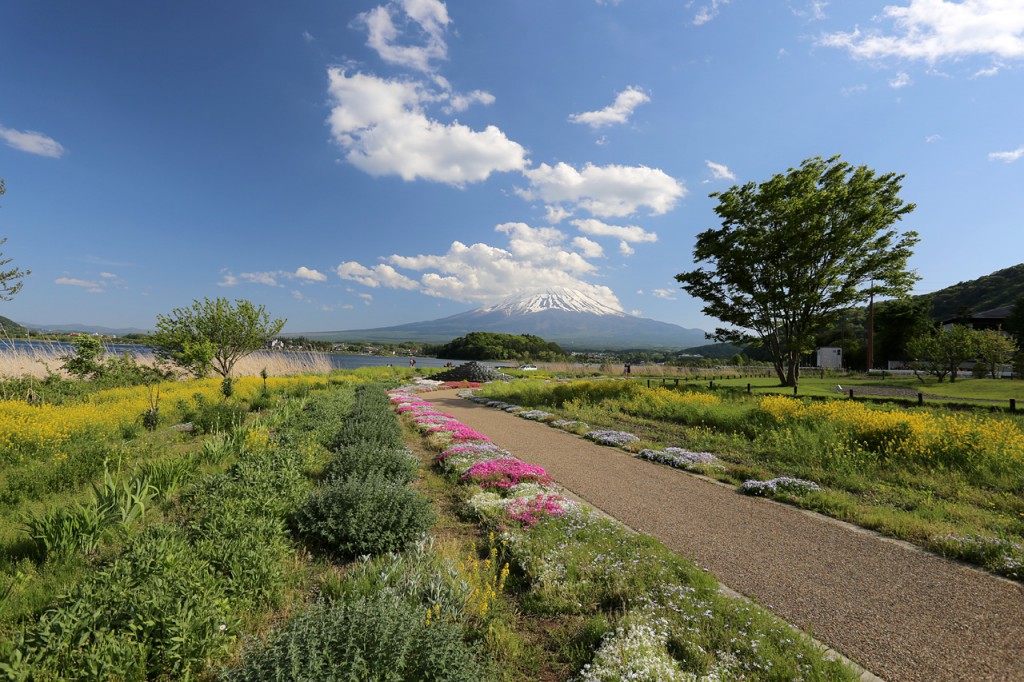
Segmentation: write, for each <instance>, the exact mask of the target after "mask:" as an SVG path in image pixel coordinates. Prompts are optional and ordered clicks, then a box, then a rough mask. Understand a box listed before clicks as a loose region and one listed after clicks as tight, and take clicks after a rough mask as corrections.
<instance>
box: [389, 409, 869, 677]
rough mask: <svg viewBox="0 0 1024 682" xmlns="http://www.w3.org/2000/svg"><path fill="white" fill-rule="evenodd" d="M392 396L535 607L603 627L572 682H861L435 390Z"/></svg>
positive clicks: (532, 611)
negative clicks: (462, 414)
mask: <svg viewBox="0 0 1024 682" xmlns="http://www.w3.org/2000/svg"><path fill="white" fill-rule="evenodd" d="M391 394H392V401H393V402H394V403H395V404H396V409H397V410H398V411H399V412H401V413H404V414H405V415H406V416H407V417H408V418H410V419H412V421H413V423H414V424H415V426H416V428H417V429H418V430H420V432H421V433H423V434H424V436H425V437H426V438H427V443H428V444H429V445H430V446H432V447H433V448H434V449H436V450H438V451H439V454H438V455H437V456H436V457H435V460H434V461H435V464H436V466H437V467H438V468H439V469H441V470H442V471H443V472H445V473H446V474H448V475H449V476H450V477H451V478H452V479H454V480H455V481H459V482H461V483H462V484H463V485H465V486H466V487H467V488H468V490H467V492H466V494H465V495H464V496H463V497H464V499H465V504H466V509H467V511H468V512H469V513H471V514H473V515H474V516H476V517H477V519H478V520H479V521H480V522H481V523H483V524H484V525H485V526H487V527H490V528H491V529H492V530H493V531H495V532H498V533H500V538H501V543H500V545H501V548H502V549H501V551H502V554H503V555H504V557H503V558H507V559H509V560H510V561H511V562H512V563H513V565H514V566H515V567H516V569H517V571H518V572H519V574H520V575H521V577H522V582H523V583H524V586H525V591H524V592H523V593H521V594H520V603H521V604H522V606H523V608H524V609H525V610H526V612H527V613H528V614H529V615H531V616H540V617H556V618H557V617H559V616H564V615H567V614H574V615H576V616H585V617H589V618H591V622H595V620H596V621H597V622H603V623H604V624H605V625H604V628H603V636H602V637H601V639H600V642H599V643H597V642H595V643H594V647H595V648H594V649H593V651H592V654H593V658H592V659H591V660H590V662H589V663H588V664H586V665H584V666H583V667H582V669H580V670H578V671H577V674H576V676H575V677H573V680H575V681H578V682H597V681H598V680H620V679H621V680H624V679H644V680H648V679H656V680H665V681H672V680H679V681H680V682H712V681H714V680H726V679H728V680H732V679H745V680H751V681H753V680H791V679H792V680H821V681H826V680H828V681H836V682H838V681H840V680H848V681H851V682H852V680H855V679H856V678H857V673H855V672H854V671H852V670H850V669H849V668H847V667H846V666H845V664H844V663H842V662H839V661H835V660H829V658H828V657H827V656H825V655H824V654H823V652H822V651H821V650H820V648H819V647H818V646H817V645H816V644H815V643H813V642H812V641H811V640H809V639H808V638H806V637H803V636H801V635H800V634H799V633H798V632H796V631H794V630H793V628H791V627H790V626H789V625H787V624H785V623H783V622H782V621H780V620H779V619H778V618H776V617H774V616H772V615H771V614H769V613H768V612H767V611H765V610H764V609H761V608H759V607H757V606H755V605H753V604H750V603H749V602H747V601H745V600H738V599H734V598H730V597H727V596H723V595H722V594H720V593H719V591H718V585H717V582H716V581H715V580H714V579H713V578H711V577H710V576H709V575H707V574H706V573H705V572H703V571H701V570H700V569H699V568H698V567H697V566H695V565H694V564H692V563H690V562H689V561H686V560H685V559H683V558H682V557H680V556H679V555H678V554H675V553H673V552H671V551H670V550H668V549H667V548H666V547H665V546H664V545H662V544H661V543H660V542H658V541H657V540H656V539H655V538H653V537H651V536H649V535H645V534H642V533H636V532H634V531H633V530H631V529H629V528H628V527H626V526H625V525H623V524H622V523H620V522H619V521H616V520H615V519H612V518H610V517H607V516H605V515H603V514H601V513H599V512H595V511H594V510H592V509H591V508H590V507H589V506H587V505H580V504H577V503H575V502H573V501H571V500H568V499H566V496H564V495H563V494H562V489H560V488H559V487H558V486H556V485H554V484H553V483H552V481H551V479H550V477H549V476H548V475H547V473H546V472H545V471H544V469H543V468H542V467H539V466H536V465H531V464H528V463H526V462H523V461H521V460H519V459H516V458H515V457H513V456H512V454H511V453H510V452H508V451H506V450H503V449H502V448H500V447H498V446H496V445H495V444H493V443H492V442H490V439H489V438H488V437H487V436H486V435H484V434H483V433H481V432H479V431H477V430H475V429H473V428H471V427H468V426H466V425H465V424H463V423H462V422H461V421H459V419H457V418H455V417H453V416H452V415H449V414H446V413H444V412H440V411H438V410H436V409H435V408H434V405H433V404H432V403H433V395H431V396H429V397H426V399H425V398H424V397H423V396H422V395H421V394H413V393H411V392H409V390H408V389H399V390H396V391H392V392H391ZM474 491H475V492H474Z"/></svg>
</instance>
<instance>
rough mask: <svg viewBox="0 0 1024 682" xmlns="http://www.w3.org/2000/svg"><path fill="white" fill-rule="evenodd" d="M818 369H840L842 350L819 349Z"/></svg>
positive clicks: (832, 348) (833, 348) (831, 348)
mask: <svg viewBox="0 0 1024 682" xmlns="http://www.w3.org/2000/svg"><path fill="white" fill-rule="evenodd" d="M818 367H821V368H822V369H842V368H843V349H842V348H835V347H827V348H819V349H818Z"/></svg>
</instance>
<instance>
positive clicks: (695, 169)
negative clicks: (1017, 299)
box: [0, 0, 1024, 332]
mask: <svg viewBox="0 0 1024 682" xmlns="http://www.w3.org/2000/svg"><path fill="white" fill-rule="evenodd" d="M0 64H3V67H2V68H0V177H3V178H5V179H6V183H7V194H6V196H4V197H3V198H2V199H0V236H7V237H8V242H7V243H6V244H5V245H4V246H3V247H2V248H3V252H4V257H10V258H12V259H13V262H14V264H16V265H17V266H20V267H22V268H27V269H31V270H32V275H31V276H30V277H28V278H27V279H26V280H25V286H24V289H23V290H22V292H21V293H20V294H19V295H18V296H17V297H16V298H15V299H14V300H13V301H11V302H6V303H2V304H0V314H2V315H5V316H7V317H11V318H13V319H15V320H18V321H23V322H31V323H41V324H54V323H69V322H79V323H91V324H101V325H107V326H117V327H122V326H135V327H143V328H148V327H152V325H153V324H154V321H155V318H156V315H157V314H158V313H167V312H169V311H170V310H171V309H172V308H175V307H179V306H184V305H188V304H189V303H190V302H191V301H192V300H193V299H195V298H202V297H204V296H209V297H214V296H227V297H230V298H246V299H249V300H252V301H255V302H257V303H262V304H265V305H266V306H267V308H268V309H269V310H270V311H271V313H273V314H274V315H275V316H278V317H286V318H288V325H287V327H286V329H287V330H288V331H293V332H297V331H324V330H337V329H355V328H365V327H375V326H383V325H390V324H400V323H403V322H411V321H416V320H426V319H434V318H438V317H443V316H446V315H451V314H454V313H457V312H461V311H463V310H467V309H469V308H472V307H476V306H479V305H482V304H486V303H493V302H496V301H498V300H500V299H502V298H504V297H505V296H507V295H509V294H512V293H515V292H517V291H524V290H532V289H536V288H539V287H544V286H549V285H564V286H571V287H575V288H580V289H583V290H585V291H588V292H590V293H591V294H593V295H594V296H596V297H598V298H600V299H601V300H603V301H605V302H607V303H609V304H611V305H615V306H617V307H619V308H621V309H623V310H625V311H627V312H635V313H636V314H640V315H642V316H644V317H651V318H654V319H659V320H664V321H668V322H675V323H677V324H681V325H683V326H687V327H700V328H705V329H710V328H712V327H713V326H714V323H713V322H712V321H710V320H708V319H706V318H704V317H703V316H702V314H701V312H700V308H701V304H700V303H699V302H698V301H694V300H692V299H690V298H689V297H688V296H687V295H686V294H685V293H684V292H682V291H680V290H679V289H678V285H677V283H676V282H675V281H674V275H675V274H676V273H679V272H682V271H685V270H688V269H692V267H693V261H692V249H693V244H694V239H695V235H696V234H697V233H698V232H700V231H703V230H705V229H708V228H712V227H717V225H718V222H717V221H716V217H715V215H714V213H713V207H714V205H715V201H714V200H713V199H710V198H708V194H709V193H711V192H714V191H720V190H724V189H727V188H728V187H730V186H731V185H734V184H738V183H744V182H748V181H763V180H766V179H768V178H769V177H770V176H771V175H772V174H773V173H776V172H782V171H785V170H786V169H787V168H790V167H793V166H796V165H798V164H799V163H800V162H801V161H802V160H803V159H805V158H808V157H811V156H818V155H820V156H826V157H827V156H831V155H833V154H842V155H843V158H844V160H846V161H848V162H850V163H853V164H855V165H861V164H865V165H868V166H870V167H872V168H875V169H877V170H878V171H879V172H890V171H894V172H897V173H901V174H905V175H906V179H905V180H904V189H903V197H904V199H905V200H907V201H909V202H913V203H915V204H917V206H918V208H917V210H916V211H915V212H914V213H912V214H911V215H910V216H909V217H908V219H907V220H905V221H904V222H903V223H902V225H901V227H902V228H904V229H914V230H917V231H918V232H919V233H920V235H921V243H920V244H919V245H918V247H917V249H916V253H915V255H914V257H913V259H912V261H911V265H912V267H914V268H915V269H916V270H917V271H918V273H919V274H920V275H921V277H922V279H921V281H920V283H919V285H918V288H917V291H918V292H927V291H934V290H937V289H941V288H943V287H945V286H948V285H950V284H954V283H956V282H958V281H962V280H967V279H973V278H975V277H978V276H981V275H984V274H987V273H989V272H992V271H993V270H997V269H1000V268H1004V267H1008V266H1011V265H1015V264H1017V263H1019V262H1022V261H1024V230H1022V229H1021V228H1022V223H1021V216H1022V215H1024V115H1022V113H1021V112H1022V110H1024V106H1022V105H1024V2H1021V0H963V1H962V2H952V1H946V0H888V1H879V2H876V1H874V0H858V1H857V2H838V1H837V2H830V3H829V2H821V1H817V2H812V1H809V0H778V1H775V0H758V1H756V2H755V1H754V0H692V1H689V0H675V1H672V2H670V1H667V0H619V1H618V2H615V1H612V0H605V1H604V2H598V1H595V0H559V1H557V2H552V1H551V0H516V1H515V2H503V3H502V2H479V1H478V0H476V1H470V0H451V1H450V2H447V3H443V2H440V1H438V0H395V1H394V2H390V3H385V4H380V3H375V2H329V3H328V2H305V3H279V2H274V3H271V2H255V1H252V2H244V3H243V2H218V3H209V2H194V1H190V0H186V1H184V2H177V3H153V2H127V1H123V2H118V1H113V0H110V1H107V0H97V1H96V2H89V3H57V2H50V1H47V0H39V1H37V2H10V3H5V7H4V11H3V18H2V20H0Z"/></svg>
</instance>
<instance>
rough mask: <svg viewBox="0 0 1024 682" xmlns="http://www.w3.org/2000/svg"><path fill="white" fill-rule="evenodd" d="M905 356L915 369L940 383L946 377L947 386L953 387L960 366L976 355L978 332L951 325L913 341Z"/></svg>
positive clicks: (959, 325)
mask: <svg viewBox="0 0 1024 682" xmlns="http://www.w3.org/2000/svg"><path fill="white" fill-rule="evenodd" d="M907 352H908V353H909V354H910V355H911V357H913V358H914V368H915V369H917V370H921V371H924V372H927V373H928V374H934V375H935V376H936V377H938V378H939V383H942V381H943V380H944V379H945V378H946V377H947V376H948V377H949V383H953V382H955V381H956V378H957V375H958V374H959V372H960V365H961V364H962V363H964V362H966V361H968V360H970V359H971V358H973V357H975V356H976V355H977V354H978V332H977V331H975V330H974V329H971V328H970V327H965V326H963V325H961V324H954V325H951V326H950V327H949V328H948V329H937V330H935V331H934V332H932V333H930V334H922V335H921V336H918V337H916V338H914V339H912V340H911V341H910V343H909V344H907Z"/></svg>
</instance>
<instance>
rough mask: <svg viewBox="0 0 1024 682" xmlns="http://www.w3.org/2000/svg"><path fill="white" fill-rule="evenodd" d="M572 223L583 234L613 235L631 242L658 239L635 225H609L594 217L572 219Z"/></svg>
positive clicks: (645, 241)
mask: <svg viewBox="0 0 1024 682" xmlns="http://www.w3.org/2000/svg"><path fill="white" fill-rule="evenodd" d="M572 224H573V225H575V226H576V228H577V229H578V230H579V231H580V232H582V233H583V234H589V235H590V236H592V237H613V238H615V239H621V240H622V241H624V242H632V243H653V242H656V241H658V235H657V234H656V233H654V232H648V231H647V230H645V229H643V228H642V227H637V226H636V225H609V224H607V223H603V222H601V221H600V220H595V219H594V218H584V219H580V220H574V221H572Z"/></svg>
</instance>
